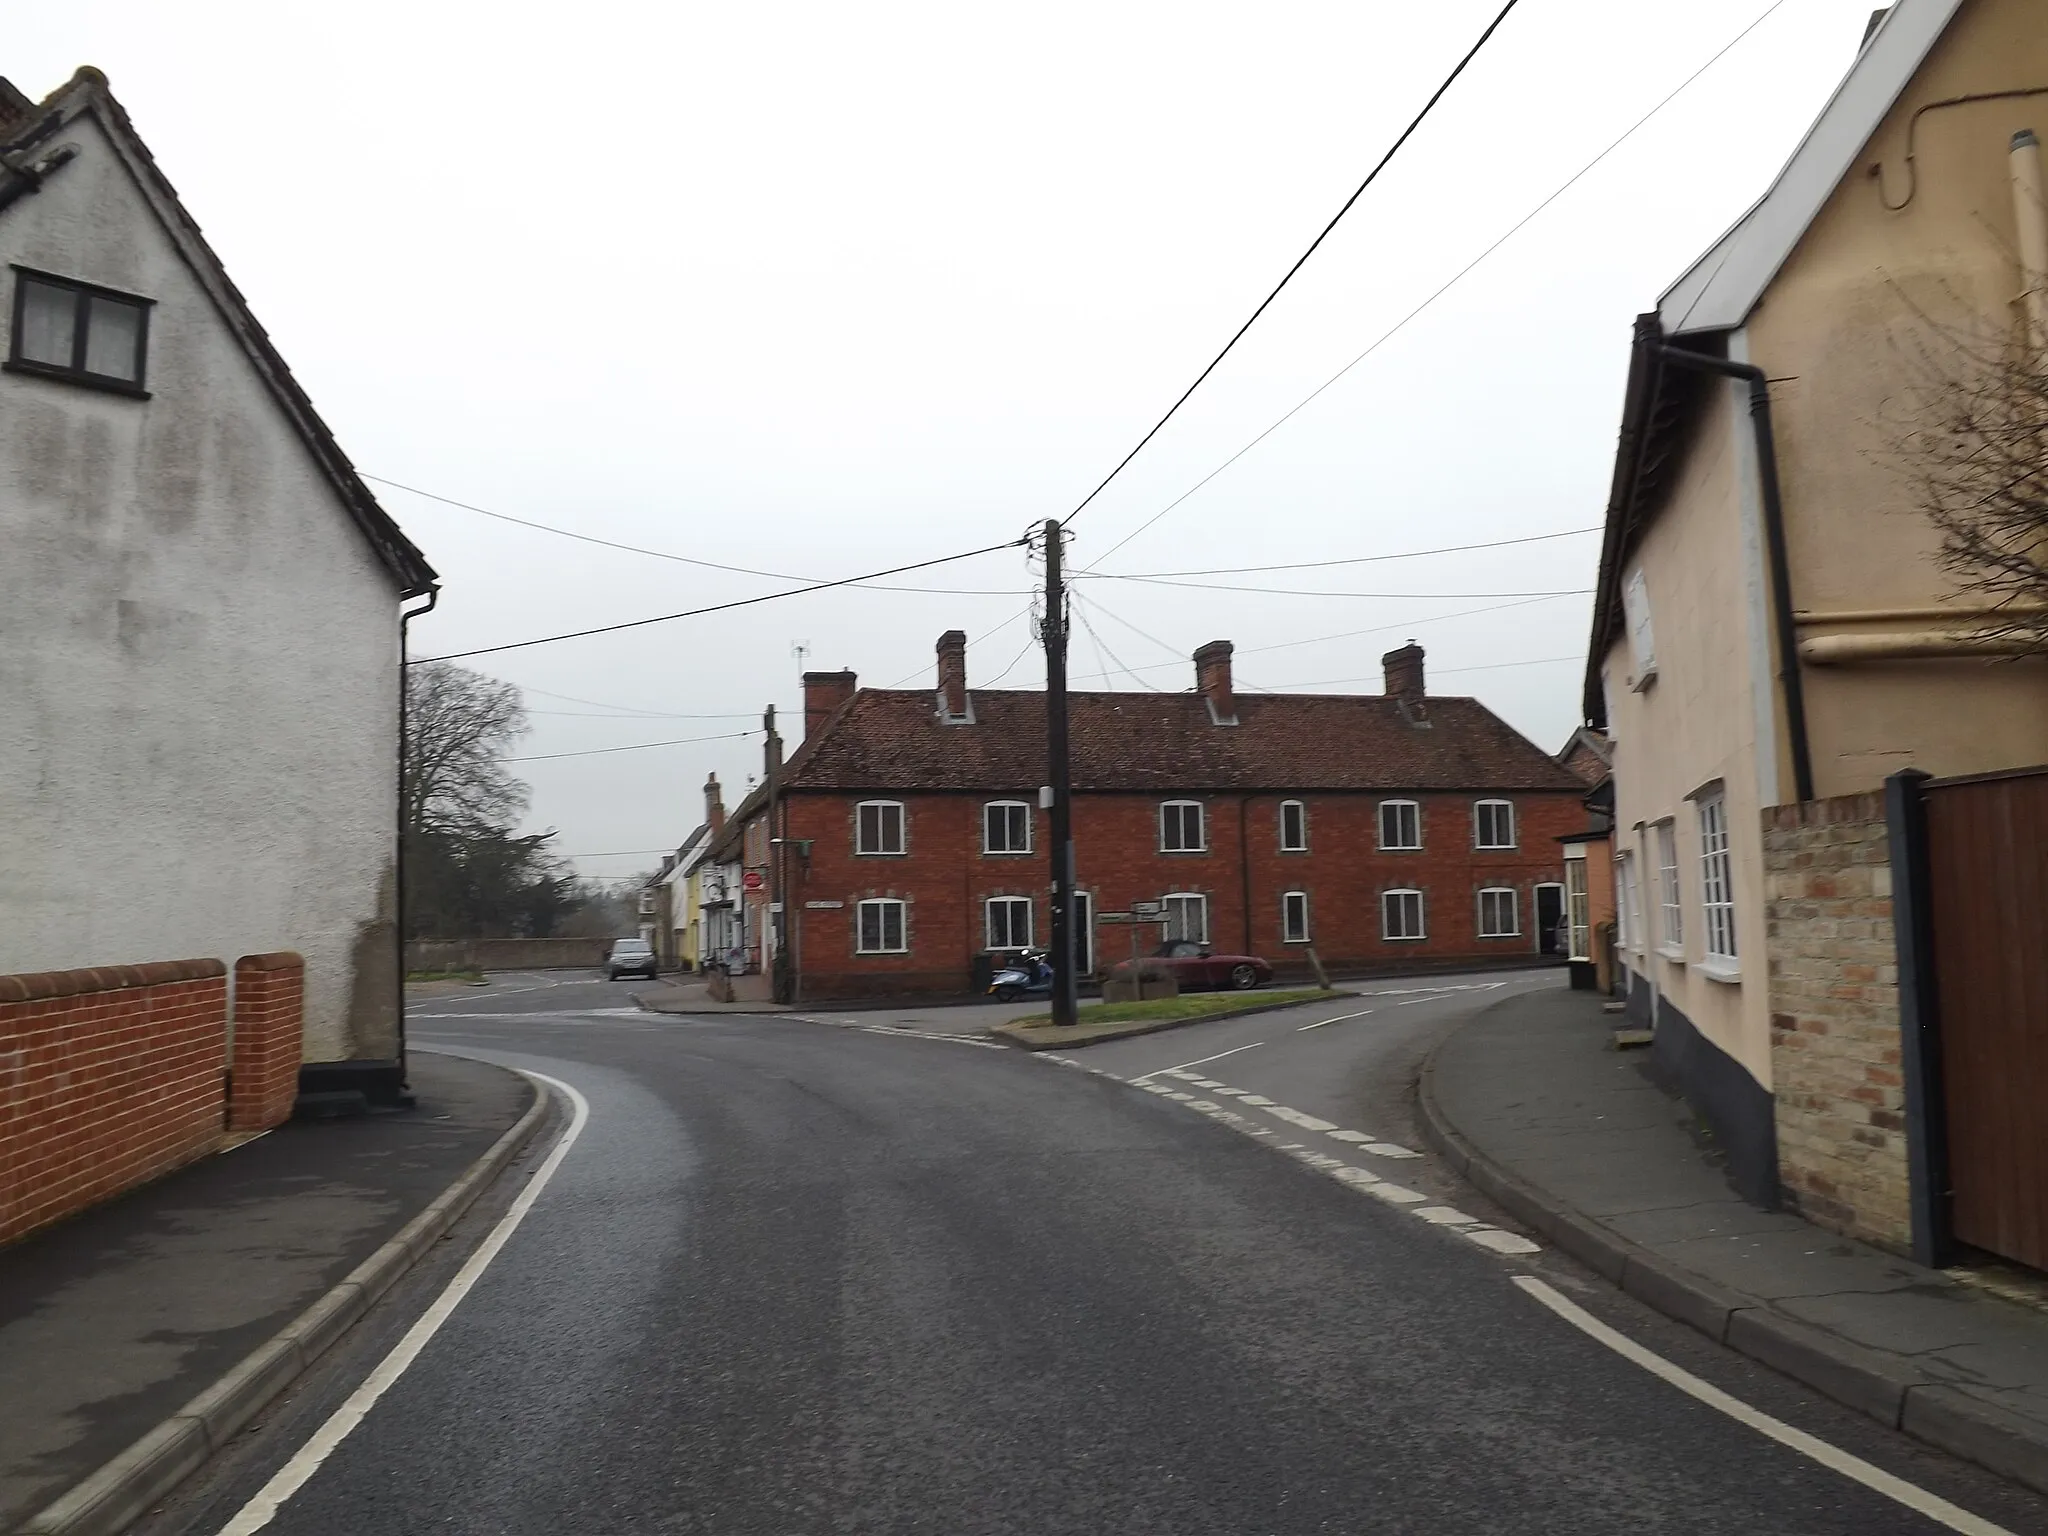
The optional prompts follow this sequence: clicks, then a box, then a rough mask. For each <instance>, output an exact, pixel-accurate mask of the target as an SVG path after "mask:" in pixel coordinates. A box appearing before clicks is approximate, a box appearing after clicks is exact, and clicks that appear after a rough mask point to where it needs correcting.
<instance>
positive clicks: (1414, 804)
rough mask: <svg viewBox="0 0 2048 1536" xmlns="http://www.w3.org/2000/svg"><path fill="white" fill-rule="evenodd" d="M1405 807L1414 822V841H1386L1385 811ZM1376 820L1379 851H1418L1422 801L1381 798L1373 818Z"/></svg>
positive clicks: (1420, 840)
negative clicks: (1375, 815)
mask: <svg viewBox="0 0 2048 1536" xmlns="http://www.w3.org/2000/svg"><path fill="white" fill-rule="evenodd" d="M1404 806H1405V807H1406V808H1407V810H1408V813H1409V815H1410V816H1411V817H1412V818H1413V820H1414V822H1415V841H1414V842H1412V843H1390V842H1388V841H1387V812H1388V811H1390V810H1395V809H1398V808H1400V807H1404ZM1375 819H1376V820H1377V822H1378V829H1379V839H1380V852H1382V853H1418V852H1420V851H1421V849H1422V803H1421V802H1420V801H1419V800H1382V801H1381V802H1380V804H1379V811H1378V814H1377V817H1376V818H1375Z"/></svg>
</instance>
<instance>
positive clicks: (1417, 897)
mask: <svg viewBox="0 0 2048 1536" xmlns="http://www.w3.org/2000/svg"><path fill="white" fill-rule="evenodd" d="M1424 936H1425V935H1424V934H1423V931H1422V892H1420V891H1388V892H1386V893H1385V894H1384V895H1382V896H1381V897H1380V937H1381V938H1383V939H1419V938H1423V937H1424Z"/></svg>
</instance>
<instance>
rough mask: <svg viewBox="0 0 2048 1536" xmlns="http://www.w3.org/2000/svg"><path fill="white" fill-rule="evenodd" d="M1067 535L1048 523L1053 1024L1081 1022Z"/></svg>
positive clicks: (1051, 521) (1047, 689) (1047, 695)
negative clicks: (1064, 569) (1063, 566)
mask: <svg viewBox="0 0 2048 1536" xmlns="http://www.w3.org/2000/svg"><path fill="white" fill-rule="evenodd" d="M1065 537H1066V534H1065V531H1064V530H1063V529H1062V528H1061V527H1060V525H1059V523H1058V522H1057V521H1056V520H1055V519H1053V518H1047V519H1046V520H1045V634H1044V639H1045V757H1046V785H1047V789H1048V792H1049V797H1050V799H1051V801H1052V804H1051V806H1050V807H1049V809H1050V810H1051V812H1052V1022H1053V1024H1054V1025H1055V1026H1058V1025H1062V1024H1073V1023H1075V1022H1077V1020H1078V1017H1079V1010H1080V993H1079V991H1078V986H1079V982H1080V978H1079V977H1078V976H1076V975H1075V974H1074V958H1075V950H1074V816H1073V781H1072V774H1071V772H1070V765H1069V763H1068V761H1067V592H1066V585H1065V583H1064V581H1063V580H1062V576H1061V570H1060V563H1061V562H1060V557H1061V554H1062V550H1061V541H1062V540H1063V539H1064V538H1065Z"/></svg>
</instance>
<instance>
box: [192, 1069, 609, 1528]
mask: <svg viewBox="0 0 2048 1536" xmlns="http://www.w3.org/2000/svg"><path fill="white" fill-rule="evenodd" d="M520 1070H521V1072H522V1073H523V1075H525V1076H526V1077H529V1078H532V1079H533V1080H534V1081H535V1082H536V1083H544V1084H546V1085H547V1086H548V1087H549V1088H551V1089H553V1090H554V1091H555V1092H556V1093H559V1094H561V1095H562V1097H563V1098H565V1099H567V1100H568V1101H569V1107H570V1116H569V1129H568V1130H567V1131H565V1132H563V1133H562V1139H561V1140H560V1141H558V1142H556V1143H555V1148H554V1150H553V1151H552V1152H550V1153H549V1154H548V1155H547V1160H546V1161H545V1162H543V1163H542V1164H541V1165H540V1167H539V1168H537V1169H535V1170H534V1174H533V1177H532V1178H531V1179H529V1180H528V1181H527V1185H526V1188H524V1189H522V1190H521V1191H520V1192H519V1198H518V1199H516V1200H514V1201H513V1202H512V1204H511V1207H510V1208H509V1209H508V1210H507V1211H506V1212H505V1214H504V1215H503V1216H501V1217H499V1218H498V1224H497V1225H496V1226H495V1227H493V1228H491V1233H490V1236H488V1237H486V1238H485V1239H484V1240H483V1242H482V1243H481V1244H479V1245H478V1247H477V1250H476V1252H475V1253H472V1254H471V1255H470V1256H469V1262H468V1263H466V1264H464V1265H463V1266H462V1268H461V1269H459V1270H457V1271H456V1272H455V1278H454V1279H452V1280H450V1281H449V1282H448V1285H447V1288H446V1289H444V1290H443V1291H442V1292H441V1294H440V1295H439V1296H437V1297H435V1298H434V1304H433V1305H432V1306H431V1307H428V1308H427V1310H426V1311H425V1312H424V1313H422V1314H421V1315H420V1318H419V1321H418V1322H416V1323H414V1324H413V1325H412V1327H410V1328H408V1329H407V1330H406V1333H405V1337H404V1338H402V1339H400V1340H399V1341H398V1342H397V1343H396V1344H395V1345H393V1346H392V1349H391V1353H390V1354H388V1355H386V1356H385V1357H384V1358H383V1359H382V1360H381V1361H379V1362H378V1364H377V1368H376V1369H375V1370H374V1371H372V1372H370V1374H369V1376H368V1377H367V1378H366V1379H365V1380H364V1382H363V1384H362V1385H361V1386H359V1387H357V1388H356V1389H355V1391H353V1392H351V1393H350V1394H349V1397H348V1401H347V1402H345V1403H343V1404H342V1405H341V1406H340V1407H339V1408H337V1409H335V1410H334V1412H333V1413H332V1414H330V1415H329V1416H328V1419H327V1422H326V1423H324V1424H322V1425H321V1426H320V1427H319V1428H318V1429H316V1430H315V1431H314V1432H313V1438H312V1439H310V1440H308V1441H307V1442H306V1443H305V1444H304V1445H302V1446H300V1447H299V1449H298V1452H297V1454H295V1455H294V1456H293V1457H292V1459H291V1460H290V1461H288V1462H286V1463H285V1464H284V1465H283V1466H282V1467H279V1468H278V1469H277V1473H276V1475H275V1476H273V1477H272V1478H271V1479H270V1481H269V1482H267V1483H265V1484H264V1485H263V1486H262V1488H260V1489H258V1490H257V1493H256V1496H255V1497H254V1498H252V1499H251V1500H249V1502H248V1503H246V1504H244V1505H243V1506H242V1508H241V1510H240V1512H239V1513H238V1514H236V1516H235V1518H234V1519H232V1520H230V1521H229V1522H228V1523H227V1524H226V1525H224V1526H222V1527H221V1529H220V1536H250V1533H251V1532H253V1531H260V1530H262V1529H263V1527H264V1526H266V1525H268V1524H270V1522H271V1521H272V1520H273V1519H275V1518H276V1516H277V1512H278V1511H279V1510H280V1509H282V1508H284V1506H285V1502H286V1501H287V1500H288V1499H290V1498H291V1496H292V1495H293V1494H295V1493H297V1492H298V1491H299V1490H300V1489H301V1488H303V1487H304V1486H305V1485H306V1482H307V1480H308V1479H309V1478H311V1477H312V1475H313V1474H314V1473H315V1472H317V1471H319V1470H320V1464H321V1463H322V1462H324V1461H325V1460H327V1458H328V1457H329V1456H331V1455H333V1454H334V1452H335V1449H336V1448H337V1447H338V1446H339V1445H340V1444H341V1442H342V1441H344V1440H346V1439H347V1438H348V1436H349V1431H350V1430H352V1429H354V1428H355V1427H356V1426H357V1425H358V1424H360V1423H362V1422H363V1419H364V1417H365V1416H366V1415H367V1414H368V1413H369V1411H370V1410H371V1409H372V1408H373V1407H375V1406H376V1403H377V1399H378V1398H380V1397H382V1396H383V1395H384V1394H385V1393H386V1392H387V1391H389V1390H390V1389H391V1386H392V1383H394V1382H396V1381H397V1380H398V1378H399V1377H401V1376H403V1375H404V1374H405V1371H406V1367H407V1366H409V1365H411V1364H412V1363H413V1361H414V1360H415V1359H417V1358H418V1356H419V1352H420V1351H421V1350H422V1349H425V1348H426V1346H427V1340H429V1339H431V1338H432V1337H433V1336H434V1335H435V1333H436V1332H437V1331H439V1329H440V1327H441V1325H442V1324H443V1323H445V1322H447V1321H448V1318H449V1315H450V1314H451V1313H453V1312H454V1311H455V1309H456V1307H458V1306H460V1305H461V1303H462V1298H463V1297H465V1296H467V1295H468V1294H469V1292H470V1288H471V1287H472V1286H474V1285H475V1284H476V1283H477V1281H478V1280H479V1279H480V1278H482V1276H483V1272H484V1271H485V1270H486V1269H487V1268H489V1267H490V1263H491V1260H492V1259H495V1258H496V1257H497V1256H498V1250H499V1249H500V1248H503V1247H504V1246H505V1242H506V1239H508V1238H509V1237H511V1235H512V1234H513V1233H514V1232H515V1231H517V1230H518V1227H519V1223H520V1222H522V1221H524V1220H525V1219H526V1213H527V1212H528V1211H530V1210H532V1209H533V1203H534V1201H536V1200H538V1199H539V1198H540V1192H541V1191H542V1190H544V1189H546V1188H547V1186H548V1180H550V1179H552V1178H553V1177H554V1176H555V1170H556V1169H557V1168H559V1167H561V1166H562V1159H563V1158H565V1157H567V1156H568V1155H569V1149H570V1148H571V1147H573V1146H575V1145H576V1138H577V1137H579V1136H581V1135H582V1134H583V1126H584V1124H585V1122H586V1121H588V1120H589V1119H590V1104H589V1102H588V1101H587V1100H586V1099H585V1098H584V1097H583V1095H582V1094H580V1093H578V1092H577V1091H576V1090H575V1089H574V1088H571V1087H570V1086H569V1085H568V1084H567V1083H565V1082H562V1081H560V1080H559V1079H557V1078H552V1077H549V1076H547V1075H546V1074H545V1073H541V1072H527V1071H525V1069H524V1068H521V1069H520Z"/></svg>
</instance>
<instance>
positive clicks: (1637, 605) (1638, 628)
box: [1621, 571, 1657, 688]
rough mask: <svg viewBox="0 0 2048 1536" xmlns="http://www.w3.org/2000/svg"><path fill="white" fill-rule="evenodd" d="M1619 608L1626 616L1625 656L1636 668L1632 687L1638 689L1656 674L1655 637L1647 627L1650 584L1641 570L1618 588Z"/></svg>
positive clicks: (1648, 626)
mask: <svg viewBox="0 0 2048 1536" xmlns="http://www.w3.org/2000/svg"><path fill="white" fill-rule="evenodd" d="M1621 605H1622V608H1623V610H1624V611H1625V612H1626V613H1627V615H1628V643H1629V653H1630V655H1631V656H1632V657H1633V658H1634V660H1635V667H1636V675H1635V678H1634V685H1635V686H1636V687H1637V688H1640V687H1642V686H1643V684H1645V683H1647V682H1648V681H1649V680H1650V679H1651V678H1653V677H1655V676H1656V675H1657V637H1656V634H1655V632H1654V631H1653V630H1652V629H1651V627H1650V585H1649V583H1648V582H1647V581H1646V580H1644V578H1643V573H1642V572H1641V571H1637V572H1635V573H1634V574H1633V575H1631V576H1630V577H1629V579H1628V581H1627V583H1626V584H1625V585H1624V586H1623V587H1622V589H1621Z"/></svg>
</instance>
